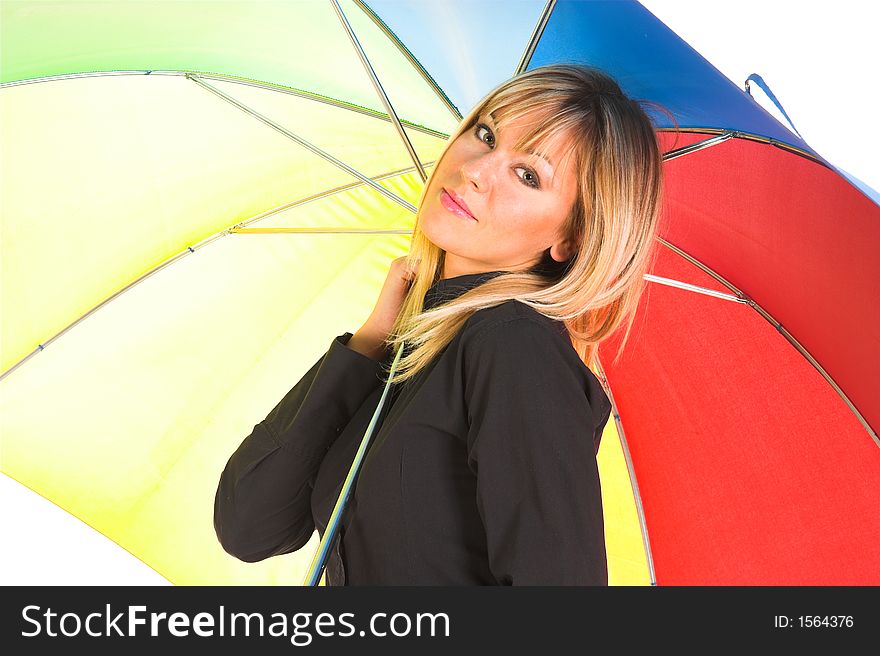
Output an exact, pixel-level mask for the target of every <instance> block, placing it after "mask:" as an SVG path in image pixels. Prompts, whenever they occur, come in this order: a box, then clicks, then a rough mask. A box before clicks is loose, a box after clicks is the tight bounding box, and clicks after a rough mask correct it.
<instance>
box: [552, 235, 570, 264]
mask: <svg viewBox="0 0 880 656" xmlns="http://www.w3.org/2000/svg"><path fill="white" fill-rule="evenodd" d="M575 250H576V246H575V243H574V242H573V241H572V240H570V239H563V240H561V241H558V242H556V243H555V244H553V245H552V246H551V247H550V257H552V258H553V259H554V260H556V261H557V262H567V261H568V260H569V259H571V257H572V256H573V255H574V253H575Z"/></svg>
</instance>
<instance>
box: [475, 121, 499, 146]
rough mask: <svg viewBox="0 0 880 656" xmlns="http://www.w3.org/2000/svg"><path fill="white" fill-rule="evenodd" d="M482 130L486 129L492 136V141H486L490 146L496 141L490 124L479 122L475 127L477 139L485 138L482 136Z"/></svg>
mask: <svg viewBox="0 0 880 656" xmlns="http://www.w3.org/2000/svg"><path fill="white" fill-rule="evenodd" d="M480 130H485V131H486V132H488V133H489V136H490V137H491V138H492V141H491V142H484V143H488V144H489V145H490V146H491V145H493V144H494V143H495V137H494V136H493V135H492V132H491V131H490V130H489V126H487V125H484V124H483V123H477V127H476V128H474V134H476V136H477V139H479V140H480V141H483V138H482V137H481V136H480Z"/></svg>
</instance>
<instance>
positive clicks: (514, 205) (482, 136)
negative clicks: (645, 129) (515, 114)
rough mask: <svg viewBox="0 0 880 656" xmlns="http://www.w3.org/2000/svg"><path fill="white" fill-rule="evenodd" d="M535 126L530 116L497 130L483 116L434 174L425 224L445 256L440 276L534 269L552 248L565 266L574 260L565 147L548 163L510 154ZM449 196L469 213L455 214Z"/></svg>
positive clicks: (572, 193) (570, 172)
mask: <svg viewBox="0 0 880 656" xmlns="http://www.w3.org/2000/svg"><path fill="white" fill-rule="evenodd" d="M534 120H536V115H534V114H532V115H526V116H524V117H521V118H520V119H519V120H518V121H517V122H510V123H508V124H507V125H505V127H504V129H503V130H499V129H498V128H497V127H496V125H495V123H494V121H493V120H492V117H491V116H489V115H488V114H481V115H480V116H479V118H478V120H477V123H476V125H475V126H474V127H473V128H471V129H470V130H467V131H465V132H464V134H462V135H460V136H459V137H458V138H457V139H456V140H455V141H453V142H452V144H450V146H449V148H448V150H447V151H446V154H445V156H444V158H443V161H442V162H441V163H440V165H439V166H438V167H437V169H436V170H435V171H434V173H433V175H432V176H431V180H430V183H429V187H428V190H427V192H426V193H425V197H424V199H423V201H422V208H421V216H420V219H419V220H420V226H421V229H422V231H423V232H424V233H425V236H426V237H427V238H428V239H430V240H431V242H433V243H434V244H436V245H437V246H438V247H440V248H442V249H443V250H444V251H446V257H445V262H444V270H443V274H442V276H441V277H442V278H452V277H454V276H458V275H462V274H465V273H481V272H483V271H499V270H503V271H519V270H524V269H528V268H529V267H531V266H532V265H533V264H535V263H537V262H538V261H539V260H540V258H541V255H542V254H543V252H544V251H545V250H547V248H551V251H550V254H551V256H552V257H553V259H555V260H557V261H559V262H562V261H565V260H567V259H568V258H569V257H570V256H571V255H572V254H573V249H572V244H570V243H569V242H568V241H567V240H563V239H561V238H560V236H559V232H560V231H561V228H562V224H563V222H564V221H565V219H566V218H567V216H568V214H569V211H570V210H571V208H572V206H573V203H574V201H575V199H576V196H577V179H576V176H575V172H574V168H575V167H574V166H573V165H572V158H571V154H570V153H569V154H567V155H566V157H565V159H560V154H561V153H565V152H566V151H567V147H566V146H567V144H566V143H561V144H558V145H557V147H556V148H555V149H552V150H550V151H549V152H548V153H547V154H548V157H549V159H550V161H549V162H548V161H546V160H544V159H541V158H537V159H535V158H532V157H529V156H527V153H522V152H516V151H514V150H512V146H513V144H514V143H516V141H517V139H518V138H519V137H520V135H521V134H522V133H523V132H524V131H525V130H526V129H528V127H529V125H530V124H531V123H532V121H534ZM530 162H531V163H530ZM448 194H451V196H452V198H455V197H456V196H457V197H458V198H459V199H461V201H463V202H464V204H465V205H466V206H467V210H468V212H467V213H466V214H464V215H463V213H462V212H461V211H460V210H457V209H456V206H455V204H454V201H453V200H452V199H451V198H450V197H449V195H448ZM467 214H470V215H471V216H467ZM471 217H473V218H471Z"/></svg>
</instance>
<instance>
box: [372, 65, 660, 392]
mask: <svg viewBox="0 0 880 656" xmlns="http://www.w3.org/2000/svg"><path fill="white" fill-rule="evenodd" d="M639 103H647V104H649V105H651V106H654V107H657V108H658V109H659V110H660V111H662V112H664V113H667V114H668V111H667V110H665V109H664V108H663V107H662V106H661V105H658V104H657V103H653V102H650V101H639V100H633V99H630V98H627V97H626V96H625V95H624V93H623V92H622V90H621V88H620V86H619V85H618V84H617V82H615V81H614V79H613V78H611V77H609V76H608V75H607V74H605V73H603V72H602V71H600V70H598V69H596V68H592V67H588V66H583V65H576V64H553V65H549V66H542V67H539V68H534V69H532V70H529V71H526V72H523V73H521V74H519V75H516V76H515V77H513V78H511V79H509V80H507V81H506V82H504V83H502V84H500V85H499V86H497V87H496V88H495V89H493V90H492V91H491V92H490V93H489V94H487V95H486V96H485V97H484V98H483V99H482V100H481V101H480V102H479V103H477V105H476V106H475V107H474V108H473V109H472V110H471V111H470V113H468V114H467V115H466V116H465V117H464V118H463V119H462V120H461V122H460V123H459V126H458V128H457V129H456V131H455V132H454V133H453V134H452V135H451V136H450V137H449V140H448V141H447V144H446V147H445V148H444V150H443V152H442V153H441V155H440V157H439V158H438V160H437V163H436V164H435V166H434V168H433V171H432V174H433V173H434V172H436V171H437V169H438V168H439V167H440V163H441V162H442V161H443V157H444V156H445V154H446V152H447V150H448V148H449V145H450V144H451V143H452V142H453V141H455V139H457V138H458V137H459V136H461V135H462V134H464V133H465V132H466V131H468V130H470V129H471V128H473V127H474V126H475V125H476V123H477V119H478V118H479V116H480V115H481V114H483V113H491V114H492V116H493V118H494V119H495V124H496V126H498V128H499V129H503V128H504V125H505V124H506V123H507V122H508V121H514V120H516V119H518V118H520V117H523V116H524V115H526V114H530V113H531V112H533V111H537V112H539V113H540V115H542V116H549V117H552V120H547V121H537V122H535V124H534V125H533V126H532V127H531V129H529V130H526V131H525V132H524V134H523V137H522V138H521V139H520V141H519V142H518V143H516V144H514V146H513V148H514V149H516V150H519V151H526V150H533V151H535V152H536V153H537V154H542V153H547V152H548V150H550V149H552V148H553V146H554V144H556V143H558V142H559V140H561V139H565V138H567V137H572V138H571V139H570V140H569V144H570V145H569V151H568V152H566V153H565V154H563V158H566V157H567V156H568V154H569V153H570V154H571V156H572V157H571V161H572V163H573V164H574V166H575V169H574V171H575V175H576V176H577V178H578V194H577V199H576V200H575V202H574V205H573V207H572V208H571V210H570V212H569V216H568V217H567V218H566V220H565V221H564V222H563V224H562V228H561V231H562V232H561V234H560V236H561V237H563V238H566V237H567V238H569V239H570V240H571V243H573V244H575V245H577V246H576V250H575V253H574V255H572V256H571V258H570V259H569V260H567V261H566V262H561V263H560V262H556V261H554V260H553V259H552V258H551V257H550V254H549V249H548V250H547V251H545V252H544V255H543V258H542V259H541V261H539V262H538V263H536V264H535V265H534V266H533V267H531V268H530V269H528V270H525V271H510V272H505V273H502V274H499V275H496V276H495V277H493V278H491V279H490V280H487V281H485V282H483V283H482V284H480V285H478V286H476V287H474V288H473V289H469V290H467V291H466V292H464V293H463V294H461V295H460V296H458V297H457V298H455V299H453V300H451V301H448V302H446V303H443V304H441V305H438V306H437V307H434V308H431V309H429V310H424V308H423V301H424V297H425V294H426V292H427V291H428V289H429V288H430V287H431V286H432V285H433V284H434V283H435V282H437V281H438V280H439V276H440V275H441V271H442V265H443V258H444V257H445V251H443V249H441V248H440V247H438V246H437V245H435V244H434V243H432V242H431V241H430V240H428V238H427V237H426V236H425V234H424V233H423V232H422V230H421V229H420V227H419V218H420V214H421V207H422V203H423V200H424V197H425V192H426V191H427V189H428V186H429V183H430V178H429V180H428V183H426V184H425V186H424V188H423V190H422V195H421V197H420V198H419V203H418V206H419V212H418V213H417V214H416V224H415V229H414V231H413V236H412V242H411V246H410V251H409V253H408V255H407V265H408V266H409V267H412V269H413V271H414V272H415V276H414V278H413V280H412V283H411V285H410V288H409V291H408V292H407V294H406V296H405V298H404V301H403V304H402V306H401V310H400V313H399V314H398V317H397V320H396V321H395V323H394V325H393V327H392V329H391V333H390V334H389V336H388V338H386V340H385V344H386V345H387V346H389V347H390V348H391V353H392V355H393V354H396V352H397V350H398V348H399V347H400V345H401V344H402V343H404V342H405V343H406V345H407V346H406V350H405V351H404V355H403V356H402V357H401V359H400V361H399V362H398V365H397V369H396V371H395V375H394V378H393V379H392V382H394V383H399V382H402V381H403V380H406V379H408V378H410V377H412V376H414V375H416V374H417V373H418V372H419V371H421V370H422V369H423V368H424V367H426V366H427V365H428V364H430V363H431V362H432V361H433V360H434V359H435V358H436V357H437V356H438V355H439V354H440V353H441V351H443V349H445V348H446V346H447V345H448V344H449V343H450V342H451V341H452V340H453V338H454V337H455V335H456V334H457V333H458V332H459V330H461V328H462V326H463V325H464V323H465V321H467V319H468V318H469V317H470V316H471V315H472V314H473V313H474V312H476V311H478V310H481V309H484V308H490V307H494V306H496V305H499V304H501V303H504V302H506V301H509V300H511V299H515V300H518V301H520V302H522V303H524V304H526V305H528V306H529V307H531V308H533V309H534V310H535V311H537V312H539V313H541V314H543V315H544V316H546V317H549V318H552V319H555V320H558V321H563V322H564V323H565V326H566V328H567V329H568V332H569V335H570V338H571V340H572V345H573V347H574V348H575V350H576V351H577V353H578V355H579V356H580V357H581V359H582V360H583V361H584V362H585V364H586V365H587V366H592V365H593V363H594V358H595V357H596V349H597V347H598V345H599V343H600V342H601V341H602V340H603V339H605V338H606V337H608V336H609V335H610V334H611V333H613V332H614V331H615V330H616V329H617V328H618V326H620V325H621V324H622V323H624V322H627V327H626V334H625V336H624V339H623V342H622V344H621V346H620V349H619V350H618V353H617V356H618V357H619V356H620V352H621V351H622V350H623V346H624V345H625V344H626V341H627V339H628V337H629V332H630V328H631V327H632V322H633V319H634V318H635V311H636V308H637V306H638V304H639V298H640V296H641V294H642V292H643V290H644V288H645V280H644V277H643V276H644V274H645V273H646V272H647V271H648V270H649V269H650V267H651V265H652V264H653V259H654V257H655V255H654V248H653V247H654V243H655V239H654V237H655V234H656V232H657V227H658V216H659V213H660V207H661V190H662V180H663V166H662V163H663V157H662V152H661V149H660V145H659V142H658V140H657V135H656V132H655V130H654V127H653V125H652V123H651V119H650V118H649V117H648V115H647V114H646V113H645V111H644V110H643V109H642V108H641V106H640V104H639ZM673 121H674V118H673ZM537 154H536V155H535V157H537ZM389 362H390V361H389ZM383 368H384V370H385V371H386V378H387V374H388V373H390V364H387V365H383Z"/></svg>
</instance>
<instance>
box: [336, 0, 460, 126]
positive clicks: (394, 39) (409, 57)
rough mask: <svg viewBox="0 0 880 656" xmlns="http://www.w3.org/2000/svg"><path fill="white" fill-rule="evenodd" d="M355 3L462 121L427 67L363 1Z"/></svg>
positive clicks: (453, 114)
mask: <svg viewBox="0 0 880 656" xmlns="http://www.w3.org/2000/svg"><path fill="white" fill-rule="evenodd" d="M353 2H354V4H355V5H357V6H358V7H360V9H361V11H363V12H364V13H365V14H366V15H367V17H368V18H369V19H370V20H372V21H373V22H374V23H375V24H376V27H378V28H379V29H380V30H382V32H384V33H385V35H386V36H387V37H388V39H389V40H390V41H391V43H393V44H394V46H395V47H396V48H397V49H398V50H399V51H400V54H402V55H403V56H404V57H405V58H406V59H407V61H409V63H410V64H412V65H413V68H415V69H416V72H418V74H419V75H421V76H422V78H423V79H424V80H425V82H427V83H428V86H429V87H431V89H432V90H433V91H434V93H436V94H437V97H438V98H440V100H441V101H442V102H443V104H444V105H446V108H447V109H448V110H449V111H450V113H451V114H452V116H453V117H454V118H455V120H456V121H460V120H461V119H462V116H461V112H459V111H458V108H457V107H456V106H455V105H453V104H452V101H451V100H450V99H449V98H448V97H447V95H446V94H445V93H443V89H441V88H440V87H439V86H438V85H437V83H436V82H435V81H434V79H433V78H432V77H431V75H430V74H429V73H428V71H426V70H425V67H424V66H422V65H421V63H419V60H418V59H416V58H415V56H414V55H413V54H412V53H411V52H410V51H409V49H408V48H407V47H406V46H405V45H404V44H403V42H402V41H401V40H400V39H399V38H398V37H397V35H396V34H395V33H394V32H393V31H391V28H389V27H388V26H387V25H386V24H385V22H384V21H383V20H382V19H381V18H380V17H379V16H378V15H377V14H376V13H375V12H374V11H373V10H372V9H370V8H369V7H368V6H367V5H366V4H364V2H363V0H353Z"/></svg>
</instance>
